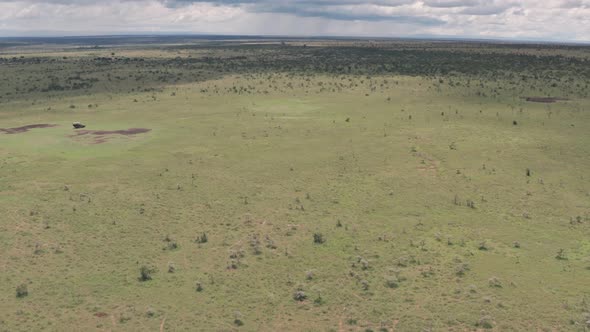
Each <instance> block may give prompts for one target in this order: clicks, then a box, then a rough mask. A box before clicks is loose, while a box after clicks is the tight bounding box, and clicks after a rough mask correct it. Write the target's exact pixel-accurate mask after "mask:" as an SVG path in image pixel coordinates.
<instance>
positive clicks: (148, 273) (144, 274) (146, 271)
mask: <svg viewBox="0 0 590 332" xmlns="http://www.w3.org/2000/svg"><path fill="white" fill-rule="evenodd" d="M154 272H155V271H154V269H153V268H150V267H148V266H146V265H143V266H142V267H141V268H140V269H139V281H148V280H152V274H153V273H154Z"/></svg>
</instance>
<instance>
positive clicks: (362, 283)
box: [361, 279, 369, 290]
mask: <svg viewBox="0 0 590 332" xmlns="http://www.w3.org/2000/svg"><path fill="white" fill-rule="evenodd" d="M361 286H362V287H363V290H369V282H368V281H367V280H364V279H363V280H361Z"/></svg>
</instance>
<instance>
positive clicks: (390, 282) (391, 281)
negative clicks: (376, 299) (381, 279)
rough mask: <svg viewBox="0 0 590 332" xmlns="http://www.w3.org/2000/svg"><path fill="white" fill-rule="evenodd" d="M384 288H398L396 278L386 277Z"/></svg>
mask: <svg viewBox="0 0 590 332" xmlns="http://www.w3.org/2000/svg"><path fill="white" fill-rule="evenodd" d="M385 286H386V287H387V288H398V287H399V280H398V279H397V278H396V277H387V278H386V279H385Z"/></svg>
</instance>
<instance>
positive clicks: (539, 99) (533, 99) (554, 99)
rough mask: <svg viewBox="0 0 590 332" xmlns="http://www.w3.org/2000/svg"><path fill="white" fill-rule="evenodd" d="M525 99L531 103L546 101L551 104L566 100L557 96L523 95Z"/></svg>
mask: <svg viewBox="0 0 590 332" xmlns="http://www.w3.org/2000/svg"><path fill="white" fill-rule="evenodd" d="M525 100H526V101H530V102H532V103H546V104H552V103H556V102H558V101H565V100H568V99H567V98H558V97H525Z"/></svg>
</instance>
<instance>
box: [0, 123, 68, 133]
mask: <svg viewBox="0 0 590 332" xmlns="http://www.w3.org/2000/svg"><path fill="white" fill-rule="evenodd" d="M51 127H57V125H55V124H48V123H41V124H30V125H26V126H22V127H16V128H0V132H3V133H5V134H20V133H26V132H27V131H29V130H31V129H36V128H51Z"/></svg>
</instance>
